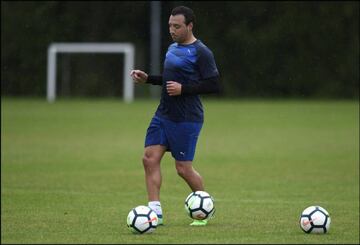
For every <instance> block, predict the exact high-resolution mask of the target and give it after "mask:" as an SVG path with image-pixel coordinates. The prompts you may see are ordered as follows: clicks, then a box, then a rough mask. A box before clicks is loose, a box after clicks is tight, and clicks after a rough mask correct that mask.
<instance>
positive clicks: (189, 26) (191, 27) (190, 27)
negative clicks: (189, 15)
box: [187, 22, 194, 31]
mask: <svg viewBox="0 0 360 245" xmlns="http://www.w3.org/2000/svg"><path fill="white" fill-rule="evenodd" d="M187 26H188V28H189V29H188V30H189V31H192V29H193V26H194V25H193V23H192V22H190V23H189V24H188V25H187Z"/></svg>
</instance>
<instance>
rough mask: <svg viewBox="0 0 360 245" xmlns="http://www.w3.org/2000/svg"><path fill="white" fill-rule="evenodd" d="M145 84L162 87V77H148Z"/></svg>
mask: <svg viewBox="0 0 360 245" xmlns="http://www.w3.org/2000/svg"><path fill="white" fill-rule="evenodd" d="M146 83H150V84H153V85H162V84H163V81H162V76H155V75H149V76H148V78H147V80H146Z"/></svg>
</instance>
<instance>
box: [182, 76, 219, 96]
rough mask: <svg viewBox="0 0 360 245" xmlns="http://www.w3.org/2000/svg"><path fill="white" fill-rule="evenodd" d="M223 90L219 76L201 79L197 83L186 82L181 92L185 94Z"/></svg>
mask: <svg viewBox="0 0 360 245" xmlns="http://www.w3.org/2000/svg"><path fill="white" fill-rule="evenodd" d="M221 92H222V88H221V84H220V82H219V76H215V77H211V78H208V79H205V80H201V81H199V82H198V83H197V84H184V85H182V86H181V94H184V95H195V94H212V93H221Z"/></svg>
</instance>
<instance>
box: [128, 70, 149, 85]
mask: <svg viewBox="0 0 360 245" xmlns="http://www.w3.org/2000/svg"><path fill="white" fill-rule="evenodd" d="M130 76H131V77H132V79H133V80H134V82H135V83H146V80H147V78H148V74H146V73H145V72H143V71H140V70H132V71H131V72H130Z"/></svg>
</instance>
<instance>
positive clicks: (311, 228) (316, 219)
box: [300, 206, 331, 233]
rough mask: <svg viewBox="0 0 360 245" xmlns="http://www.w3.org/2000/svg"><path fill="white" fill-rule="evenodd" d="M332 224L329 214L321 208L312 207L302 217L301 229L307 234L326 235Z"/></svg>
mask: <svg viewBox="0 0 360 245" xmlns="http://www.w3.org/2000/svg"><path fill="white" fill-rule="evenodd" d="M330 223H331V219H330V216H329V213H328V212H327V211H326V210H325V209H324V208H322V207H320V206H310V207H308V208H306V209H305V210H304V211H303V212H302V213H301V216H300V227H301V229H302V230H303V231H304V232H306V233H326V232H328V231H329V228H330Z"/></svg>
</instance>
